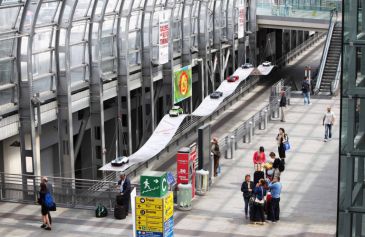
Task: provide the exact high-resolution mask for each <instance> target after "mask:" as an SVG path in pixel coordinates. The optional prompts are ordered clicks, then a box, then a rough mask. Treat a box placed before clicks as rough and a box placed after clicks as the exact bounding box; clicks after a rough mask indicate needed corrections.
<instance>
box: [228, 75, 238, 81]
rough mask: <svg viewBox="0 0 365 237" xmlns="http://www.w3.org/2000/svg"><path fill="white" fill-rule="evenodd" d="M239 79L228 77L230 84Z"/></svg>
mask: <svg viewBox="0 0 365 237" xmlns="http://www.w3.org/2000/svg"><path fill="white" fill-rule="evenodd" d="M238 79H239V78H238V76H229V77H227V81H228V82H235V81H237V80H238Z"/></svg>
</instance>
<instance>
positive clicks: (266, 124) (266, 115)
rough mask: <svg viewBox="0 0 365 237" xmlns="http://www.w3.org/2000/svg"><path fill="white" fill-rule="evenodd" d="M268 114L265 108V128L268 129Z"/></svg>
mask: <svg viewBox="0 0 365 237" xmlns="http://www.w3.org/2000/svg"><path fill="white" fill-rule="evenodd" d="M267 117H268V116H267V109H265V110H264V129H266V128H267V120H268V118H267Z"/></svg>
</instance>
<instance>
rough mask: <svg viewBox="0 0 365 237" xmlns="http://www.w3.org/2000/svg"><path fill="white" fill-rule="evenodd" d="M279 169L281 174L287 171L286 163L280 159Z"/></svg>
mask: <svg viewBox="0 0 365 237" xmlns="http://www.w3.org/2000/svg"><path fill="white" fill-rule="evenodd" d="M278 169H279V171H280V172H283V171H284V170H285V161H284V160H283V159H280V164H279V167H278Z"/></svg>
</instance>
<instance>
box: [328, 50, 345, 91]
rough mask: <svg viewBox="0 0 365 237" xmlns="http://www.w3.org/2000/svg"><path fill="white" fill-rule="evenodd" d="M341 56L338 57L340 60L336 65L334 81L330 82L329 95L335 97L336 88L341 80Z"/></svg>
mask: <svg viewBox="0 0 365 237" xmlns="http://www.w3.org/2000/svg"><path fill="white" fill-rule="evenodd" d="M341 63H342V56H340V60H339V61H338V65H337V71H336V77H335V80H333V81H332V82H331V91H330V92H331V95H336V93H337V90H338V87H339V85H340V79H341V69H342V64H341Z"/></svg>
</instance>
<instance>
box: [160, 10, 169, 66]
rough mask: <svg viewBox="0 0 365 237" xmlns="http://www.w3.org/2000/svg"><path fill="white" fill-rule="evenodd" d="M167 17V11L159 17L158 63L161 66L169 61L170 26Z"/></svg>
mask: <svg viewBox="0 0 365 237" xmlns="http://www.w3.org/2000/svg"><path fill="white" fill-rule="evenodd" d="M167 17H168V13H167V11H162V12H161V13H160V15H159V43H158V62H159V63H160V64H165V63H167V62H168V61H169V32H170V25H169V20H168V18H167Z"/></svg>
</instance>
